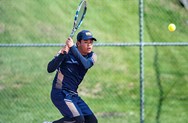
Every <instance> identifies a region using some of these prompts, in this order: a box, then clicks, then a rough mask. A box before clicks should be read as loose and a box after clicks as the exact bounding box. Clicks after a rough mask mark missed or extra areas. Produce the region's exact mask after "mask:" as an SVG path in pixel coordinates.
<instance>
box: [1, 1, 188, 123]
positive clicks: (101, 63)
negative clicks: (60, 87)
mask: <svg viewBox="0 0 188 123" xmlns="http://www.w3.org/2000/svg"><path fill="white" fill-rule="evenodd" d="M77 3H79V0H78V1H68V2H67V1H65V0H61V1H60V0H54V1H46V0H40V1H37V0H32V1H21V0H16V1H13V0H11V1H6V0H2V1H0V15H1V18H0V68H1V69H0V98H1V103H0V123H18V122H23V123H24V122H27V123H42V122H43V121H45V120H49V121H53V120H55V119H59V118H61V117H62V116H61V115H60V113H59V111H58V110H57V109H56V108H55V107H54V106H53V104H52V102H51V100H50V90H51V84H52V80H53V77H54V75H55V73H51V74H49V73H47V71H46V67H47V64H48V62H49V61H50V60H51V59H52V58H53V56H54V55H55V54H56V52H57V51H59V49H60V47H61V46H63V45H64V44H63V43H62V42H64V41H62V39H65V37H67V35H69V33H68V32H69V30H71V28H70V29H67V28H68V27H71V26H72V21H70V19H71V18H72V19H73V16H72V15H74V12H75V11H74V10H75V9H74V8H76V7H77ZM138 6H139V2H138V1H136V0H133V1H125V0H116V1H111V2H109V0H102V1H96V0H88V12H87V14H86V18H85V20H84V22H83V25H82V26H81V28H82V29H84V28H88V29H91V31H92V32H93V33H94V35H95V36H96V37H97V39H98V41H99V42H96V43H95V44H94V45H95V47H94V51H95V52H96V54H97V55H98V61H97V62H96V64H95V66H94V67H93V68H92V69H91V70H89V72H88V73H87V75H86V77H85V78H84V80H83V83H82V84H81V85H80V88H79V94H80V96H81V97H82V98H83V99H84V100H85V101H86V102H87V103H88V105H89V106H90V107H91V109H92V110H93V111H94V113H95V114H96V116H97V118H98V121H99V123H114V122H116V123H138V122H140V62H139V61H140V59H139V53H140V51H139V46H140V43H139V23H138V20H139V11H138V8H139V7H138ZM67 7H70V8H71V9H67ZM95 13H97V14H95ZM67 18H68V19H67ZM92 20H95V21H92ZM172 22H173V23H175V24H176V26H177V29H176V31H175V32H172V33H171V32H169V31H168V29H167V27H168V24H169V23H172ZM92 25H94V26H92ZM67 30H68V31H67ZM62 32H63V33H62ZM187 33H188V16H187V10H186V9H185V8H183V6H182V5H181V4H180V3H179V1H178V0H171V1H163V0H158V1H156V0H145V1H144V42H143V46H144V47H143V48H144V61H143V62H144V100H145V101H144V122H145V123H177V122H182V123H187V122H188V118H187V115H188V111H187V105H188V97H187V95H188V72H187V69H188V65H187V61H188V56H187V52H188V47H187V45H188V36H187ZM111 35H113V36H111Z"/></svg>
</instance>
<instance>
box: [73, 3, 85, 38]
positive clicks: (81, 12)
mask: <svg viewBox="0 0 188 123" xmlns="http://www.w3.org/2000/svg"><path fill="white" fill-rule="evenodd" d="M86 11H87V3H86V0H82V1H81V2H80V4H79V6H78V8H77V10H76V14H75V17H74V24H73V29H72V32H71V34H70V37H71V38H72V37H73V36H74V34H75V32H76V30H77V29H78V28H79V27H80V25H81V24H82V21H83V19H84V17H85V14H86Z"/></svg>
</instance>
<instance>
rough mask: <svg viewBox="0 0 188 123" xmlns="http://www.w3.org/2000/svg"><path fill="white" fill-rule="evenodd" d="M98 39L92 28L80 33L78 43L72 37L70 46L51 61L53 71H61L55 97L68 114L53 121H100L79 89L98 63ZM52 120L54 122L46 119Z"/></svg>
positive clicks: (55, 83) (53, 98)
mask: <svg viewBox="0 0 188 123" xmlns="http://www.w3.org/2000/svg"><path fill="white" fill-rule="evenodd" d="M93 41H96V39H95V38H94V37H93V35H92V33H91V32H90V31H88V30H82V31H81V32H79V33H78V35H77V42H76V46H75V45H74V42H73V40H72V38H70V37H69V38H68V39H67V41H66V46H65V47H63V48H62V49H61V50H60V51H59V53H58V54H57V55H56V56H55V57H54V58H53V59H52V60H51V61H50V62H49V64H48V67H47V70H48V72H49V73H51V72H54V71H55V70H57V73H56V75H55V77H54V80H53V85H52V91H51V100H52V102H53V104H54V105H55V106H56V107H57V109H58V110H59V111H60V112H61V114H62V115H63V116H64V117H63V118H61V119H59V120H56V121H53V122H52V123H97V122H98V121H97V119H96V117H95V115H94V114H93V112H92V111H91V109H90V108H89V107H88V105H87V104H86V103H85V102H84V101H83V100H82V99H81V98H80V97H79V95H78V93H77V89H78V86H79V84H80V83H81V82H82V80H83V78H84V76H85V74H86V72H87V71H88V69H89V68H91V67H92V66H93V65H94V63H95V62H96V59H97V56H96V54H95V53H94V52H93V51H92V48H93ZM44 123H50V122H44Z"/></svg>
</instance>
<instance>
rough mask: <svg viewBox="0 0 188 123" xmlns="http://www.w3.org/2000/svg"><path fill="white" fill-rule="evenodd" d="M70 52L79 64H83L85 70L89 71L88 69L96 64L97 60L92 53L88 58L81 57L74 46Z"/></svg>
mask: <svg viewBox="0 0 188 123" xmlns="http://www.w3.org/2000/svg"><path fill="white" fill-rule="evenodd" d="M70 50H71V52H72V53H73V54H74V56H75V57H76V58H77V59H78V60H80V61H81V63H82V64H83V66H84V68H85V69H89V68H90V67H92V66H93V64H94V63H95V62H96V60H97V55H96V54H95V53H92V54H91V56H90V57H89V58H85V57H83V56H82V55H81V53H80V52H79V51H78V49H77V48H76V46H74V45H73V46H72V47H71V48H70Z"/></svg>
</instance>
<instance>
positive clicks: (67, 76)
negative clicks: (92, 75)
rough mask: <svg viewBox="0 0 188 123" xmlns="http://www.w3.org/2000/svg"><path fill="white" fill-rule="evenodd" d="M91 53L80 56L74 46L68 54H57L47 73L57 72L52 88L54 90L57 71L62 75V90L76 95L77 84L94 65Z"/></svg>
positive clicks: (49, 64)
mask: <svg viewBox="0 0 188 123" xmlns="http://www.w3.org/2000/svg"><path fill="white" fill-rule="evenodd" d="M93 54H94V53H93V52H91V53H89V54H87V55H85V56H82V55H81V54H80V52H79V51H78V49H77V47H76V46H72V47H71V48H70V51H69V52H68V54H61V53H60V54H58V55H57V56H55V57H54V58H53V59H52V60H51V61H50V62H49V63H48V67H47V71H48V72H49V73H51V72H54V71H55V70H57V73H56V75H55V77H54V80H53V86H52V88H56V83H57V76H58V71H61V73H62V74H63V80H62V81H61V82H62V85H61V86H62V89H67V90H70V91H74V92H76V93H77V89H78V86H79V84H80V83H81V82H82V80H83V78H84V76H85V74H86V72H87V71H88V69H89V68H91V67H92V66H93V64H94V60H93V58H92V56H93Z"/></svg>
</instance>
